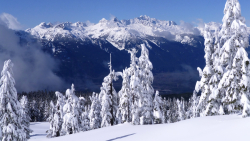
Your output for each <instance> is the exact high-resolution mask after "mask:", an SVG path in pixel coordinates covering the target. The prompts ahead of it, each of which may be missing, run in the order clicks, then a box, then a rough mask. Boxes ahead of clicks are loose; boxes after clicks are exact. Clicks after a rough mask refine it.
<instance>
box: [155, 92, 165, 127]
mask: <svg viewBox="0 0 250 141" xmlns="http://www.w3.org/2000/svg"><path fill="white" fill-rule="evenodd" d="M163 105H164V103H163V100H162V98H161V97H160V96H159V91H156V93H155V98H154V123H156V124H161V123H164V114H163Z"/></svg>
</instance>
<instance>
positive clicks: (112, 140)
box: [107, 133, 135, 141]
mask: <svg viewBox="0 0 250 141" xmlns="http://www.w3.org/2000/svg"><path fill="white" fill-rule="evenodd" d="M134 134H135V133H133V134H128V135H125V136H121V137H117V138H113V139H110V140H107V141H114V140H117V139H121V138H125V137H128V136H132V135H134Z"/></svg>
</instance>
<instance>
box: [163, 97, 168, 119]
mask: <svg viewBox="0 0 250 141" xmlns="http://www.w3.org/2000/svg"><path fill="white" fill-rule="evenodd" d="M167 102H168V101H167V100H166V98H165V97H164V98H163V106H162V116H163V120H162V123H167V120H168V118H169V116H168V110H167V108H168V103H167Z"/></svg>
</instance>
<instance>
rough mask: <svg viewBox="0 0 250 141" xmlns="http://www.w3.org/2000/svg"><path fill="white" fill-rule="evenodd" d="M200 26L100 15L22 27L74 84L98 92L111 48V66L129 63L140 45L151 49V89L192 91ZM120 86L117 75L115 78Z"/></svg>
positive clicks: (199, 62)
mask: <svg viewBox="0 0 250 141" xmlns="http://www.w3.org/2000/svg"><path fill="white" fill-rule="evenodd" d="M201 34H202V28H197V27H193V26H191V25H190V24H186V23H182V24H180V25H177V24H176V23H175V22H173V21H162V20H157V19H155V18H150V17H148V16H140V17H137V18H134V19H130V20H118V19H117V18H116V17H113V18H111V20H106V19H101V20H100V21H99V23H97V24H92V23H88V22H87V23H82V22H77V23H70V22H64V23H59V24H52V23H44V22H43V23H41V24H39V25H37V26H36V27H34V28H30V29H27V30H25V32H20V33H19V35H20V37H21V38H22V39H23V40H25V41H26V42H28V41H27V40H30V39H27V37H30V36H33V37H34V39H32V40H35V39H36V40H38V41H39V42H41V43H42V46H43V50H44V51H45V52H48V53H49V54H51V56H53V57H54V58H55V59H56V60H58V62H59V64H60V65H59V66H60V67H59V69H58V70H57V71H56V72H55V73H56V74H57V75H59V76H60V77H62V78H63V79H64V80H65V81H66V82H68V83H75V85H76V89H78V90H85V89H92V90H95V91H96V92H98V91H99V88H100V86H101V83H102V80H103V78H104V77H105V76H106V75H108V73H109V70H108V65H107V63H108V62H109V53H112V64H113V67H114V69H115V71H122V70H123V69H124V68H125V67H129V63H130V55H129V54H128V52H127V50H129V49H131V48H134V47H135V48H136V49H137V50H138V53H137V55H138V56H139V55H140V44H142V43H144V44H146V46H147V47H148V48H149V57H150V60H151V61H152V63H153V66H154V68H153V73H154V77H155V79H154V84H153V86H154V88H155V89H157V90H160V92H161V93H165V94H167V93H171V94H173V93H183V92H192V91H193V89H194V85H195V82H196V81H197V80H198V72H197V71H196V68H197V67H201V68H203V67H204V65H205V61H204V45H203V44H204V39H203V37H202V36H201ZM115 86H116V90H117V91H118V90H119V89H120V87H121V79H120V80H119V81H117V82H116V83H115Z"/></svg>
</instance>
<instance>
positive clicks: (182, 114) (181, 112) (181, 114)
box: [176, 99, 186, 121]
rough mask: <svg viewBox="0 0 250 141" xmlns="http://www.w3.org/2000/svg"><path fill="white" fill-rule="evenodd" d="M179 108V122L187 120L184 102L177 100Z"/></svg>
mask: <svg viewBox="0 0 250 141" xmlns="http://www.w3.org/2000/svg"><path fill="white" fill-rule="evenodd" d="M176 102H177V106H178V113H177V115H178V121H181V120H185V119H186V117H185V110H184V104H183V101H182V100H181V101H180V100H179V99H177V101H176Z"/></svg>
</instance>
